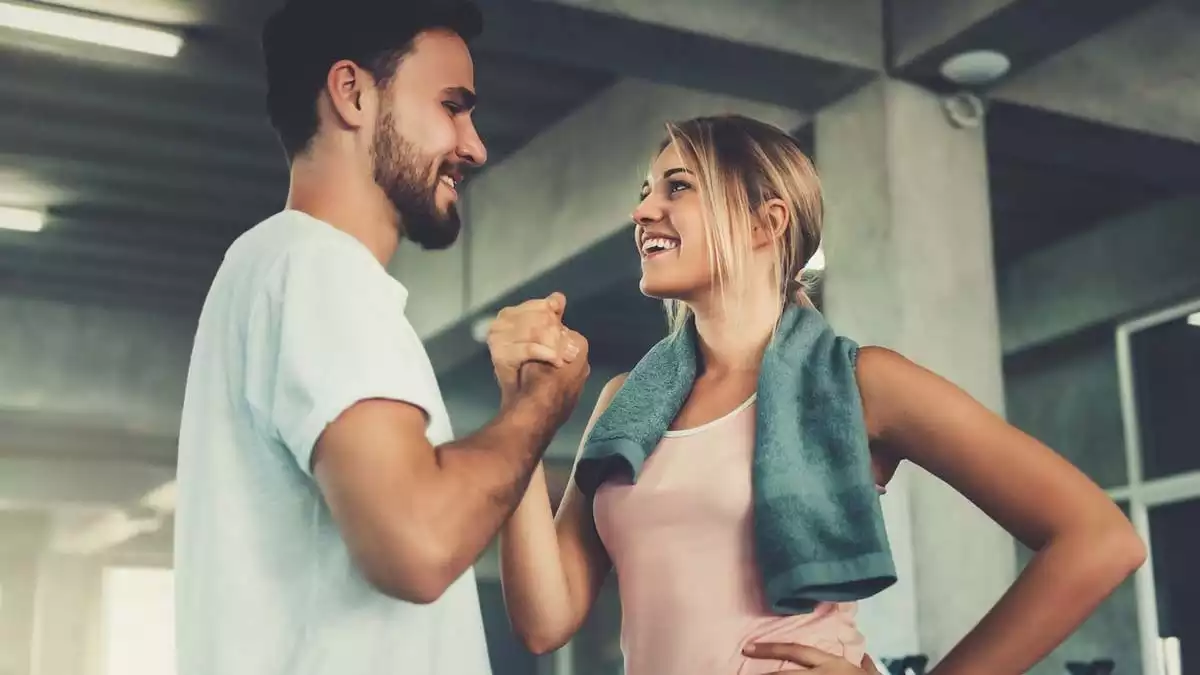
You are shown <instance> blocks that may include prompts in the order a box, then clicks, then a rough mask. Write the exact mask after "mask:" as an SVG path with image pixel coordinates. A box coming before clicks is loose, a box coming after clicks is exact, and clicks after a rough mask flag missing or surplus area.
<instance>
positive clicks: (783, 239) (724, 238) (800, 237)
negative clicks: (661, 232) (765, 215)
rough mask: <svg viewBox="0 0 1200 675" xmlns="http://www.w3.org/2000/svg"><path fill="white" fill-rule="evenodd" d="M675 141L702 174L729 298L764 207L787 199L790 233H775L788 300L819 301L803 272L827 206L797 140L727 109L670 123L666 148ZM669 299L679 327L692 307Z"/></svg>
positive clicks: (778, 275)
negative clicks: (805, 284) (805, 285)
mask: <svg viewBox="0 0 1200 675" xmlns="http://www.w3.org/2000/svg"><path fill="white" fill-rule="evenodd" d="M671 145H674V146H675V148H676V149H677V150H678V152H679V155H680V157H681V158H682V160H683V164H684V166H685V167H686V168H688V169H689V170H691V171H692V173H693V174H695V176H696V181H697V183H698V188H697V189H698V192H699V195H700V198H701V199H702V200H703V204H704V209H703V213H704V229H705V232H706V235H707V237H708V244H709V247H708V249H709V256H710V261H709V262H710V264H711V266H712V269H713V273H714V277H715V280H716V282H717V285H718V287H719V288H720V289H721V294H722V299H723V301H728V297H727V293H726V292H727V290H728V289H729V288H731V287H732V288H744V285H743V284H742V281H743V280H744V279H745V277H746V267H747V265H748V264H749V263H750V261H751V259H752V257H751V253H752V242H753V236H754V229H755V226H756V225H757V224H758V223H759V222H761V221H760V220H759V219H760V218H761V217H762V213H761V212H760V209H761V207H762V206H763V205H764V204H765V203H766V202H767V201H769V200H772V199H781V200H783V202H784V203H785V204H786V205H787V211H788V220H787V223H786V226H785V228H784V231H783V233H782V236H778V237H772V238H771V241H772V246H773V247H774V255H773V256H771V261H772V276H773V277H774V278H775V279H777V280H778V289H779V299H780V303H781V304H780V306H781V308H782V307H783V305H784V304H786V303H787V302H791V301H793V300H794V298H795V297H796V296H799V301H800V302H801V303H803V304H807V305H810V306H811V304H812V302H811V300H809V298H808V294H807V293H806V292H805V290H804V288H803V285H802V282H801V280H800V279H799V276H800V273H801V272H802V270H803V269H804V266H805V265H806V264H808V261H809V260H810V259H811V258H812V256H813V254H814V253H816V251H817V247H818V246H819V245H820V243H821V221H822V218H823V216H824V206H823V202H822V198H821V184H820V181H819V179H818V178H817V172H816V169H815V168H813V164H812V161H811V160H810V159H809V158H808V156H807V155H806V154H805V153H804V151H803V150H802V149H801V148H800V144H799V143H798V142H797V141H796V139H795V138H793V137H792V136H790V135H788V134H787V133H785V132H783V131H781V130H780V129H778V128H776V127H773V126H771V125H769V124H766V123H763V122H759V121H757V120H753V119H750V118H747V117H742V116H739V115H722V116H716V117H698V118H695V119H691V120H688V121H686V122H672V123H668V124H667V138H666V139H665V140H664V141H663V143H662V145H661V146H660V147H659V152H660V153H661V152H662V151H663V150H665V149H666V148H668V147H670V146H671ZM665 305H666V311H667V315H668V317H669V320H670V327H671V332H672V333H673V334H678V333H679V332H681V331H682V330H683V328H684V327H685V326H686V325H687V321H688V319H689V317H690V315H691V310H690V309H689V308H688V306H687V305H686V304H684V303H683V302H681V301H678V300H667V301H666V302H665Z"/></svg>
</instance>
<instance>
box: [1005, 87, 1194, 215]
mask: <svg viewBox="0 0 1200 675" xmlns="http://www.w3.org/2000/svg"><path fill="white" fill-rule="evenodd" d="M987 144H988V150H989V152H990V153H993V154H996V155H998V156H1001V157H1011V158H1014V159H1020V160H1025V161H1028V162H1033V163H1038V164H1041V165H1044V166H1049V167H1060V168H1069V169H1072V170H1073V171H1077V172H1083V173H1091V174H1101V175H1109V176H1128V177H1129V178H1130V179H1131V180H1136V181H1138V182H1139V183H1143V184H1147V185H1154V186H1159V187H1162V188H1166V189H1168V190H1171V191H1174V192H1178V193H1184V192H1192V191H1195V189H1196V167H1197V166H1200V144H1195V143H1189V142H1186V141H1181V140H1177V139H1173V138H1166V137H1163V136H1153V135H1150V134H1146V133H1141V132H1138V131H1132V130H1129V129H1123V128H1121V127H1116V126H1111V125H1107V124H1101V123H1099V122H1093V121H1089V120H1084V119H1081V118H1078V117H1072V116H1069V115H1064V114H1060V113H1055V112H1050V111H1046V110H1038V109H1036V108H1031V107H1028V106H1024V105H1017V104H1013V103H1004V102H1000V101H993V102H991V103H990V104H989V109H988V122H987Z"/></svg>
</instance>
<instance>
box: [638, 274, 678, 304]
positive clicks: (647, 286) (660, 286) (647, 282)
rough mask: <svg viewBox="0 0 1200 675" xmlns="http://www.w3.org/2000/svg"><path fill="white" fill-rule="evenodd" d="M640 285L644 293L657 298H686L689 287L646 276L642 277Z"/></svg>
mask: <svg viewBox="0 0 1200 675" xmlns="http://www.w3.org/2000/svg"><path fill="white" fill-rule="evenodd" d="M638 287H639V288H640V289H641V291H642V295H644V296H646V297H648V298H654V299H656V300H684V299H685V296H687V295H688V293H687V289H683V288H678V287H677V286H676V285H674V284H666V283H662V282H660V281H657V280H654V279H647V278H645V277H642V281H641V283H639V284H638Z"/></svg>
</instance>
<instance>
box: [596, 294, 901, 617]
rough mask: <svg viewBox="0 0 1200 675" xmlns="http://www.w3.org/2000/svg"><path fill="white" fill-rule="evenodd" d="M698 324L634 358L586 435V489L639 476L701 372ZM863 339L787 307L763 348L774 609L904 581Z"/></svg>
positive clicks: (769, 578) (762, 424)
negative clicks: (863, 379)
mask: <svg viewBox="0 0 1200 675" xmlns="http://www.w3.org/2000/svg"><path fill="white" fill-rule="evenodd" d="M696 339H697V338H696V332H695V326H694V324H692V323H689V325H688V329H687V330H686V331H683V332H681V333H680V334H678V335H677V336H670V337H667V338H664V339H663V340H662V341H660V342H659V343H658V344H657V345H655V346H654V347H653V348H652V349H651V350H650V351H649V352H648V353H647V354H646V356H644V357H643V358H642V360H641V361H639V362H638V364H637V365H636V366H635V367H634V369H633V370H632V371H631V372H630V373H629V376H628V377H627V378H626V380H625V383H624V384H623V385H622V386H621V389H620V390H619V391H618V392H617V394H616V396H614V397H613V400H612V402H611V403H610V404H609V406H608V408H607V409H606V410H605V411H604V412H603V413H602V414H601V415H600V417H599V419H597V420H596V424H595V425H594V426H593V428H592V431H591V433H590V434H589V435H588V438H587V439H586V441H585V443H584V448H583V451H582V453H581V455H580V458H579V462H578V466H577V468H576V472H575V478H576V483H577V484H578V485H579V487H580V489H581V490H582V491H583V492H584V493H585V494H588V495H592V494H594V492H595V490H596V488H597V487H598V486H599V485H600V484H601V483H602V482H603V481H604V480H605V479H606V478H607V477H608V476H609V475H611V474H612V473H613V472H614V471H624V472H627V473H629V474H631V475H632V476H633V480H634V481H635V482H636V481H637V477H638V475H639V473H640V472H641V468H642V464H643V463H644V462H645V460H646V458H647V457H649V456H650V453H652V452H653V451H654V448H655V447H656V446H657V445H658V443H659V441H660V440H661V439H662V437H663V434H664V433H665V432H666V431H667V429H669V428H670V425H671V423H672V422H673V421H674V419H675V417H676V415H677V414H678V413H679V410H680V408H681V407H682V406H683V403H684V401H686V400H687V396H688V394H689V392H690V391H691V387H692V383H693V381H694V380H695V378H696V374H697V369H698V368H697V350H696ZM857 356H858V345H857V344H855V343H854V342H852V341H851V340H849V339H847V338H845V337H842V336H839V335H837V334H836V333H834V332H833V330H832V329H831V328H830V327H829V325H828V324H827V323H826V322H825V319H824V317H823V316H821V314H820V313H819V312H818V311H817V310H816V309H813V308H811V307H800V306H789V307H788V308H787V309H786V310H785V311H784V313H783V316H782V317H781V319H780V322H779V326H778V329H777V330H776V332H775V334H774V336H773V337H772V340H771V342H770V343H769V344H768V346H767V349H766V351H765V353H764V354H763V360H762V366H761V369H760V372H759V378H758V404H757V412H756V415H757V418H756V422H755V447H754V460H753V468H752V471H751V482H752V488H753V495H754V498H753V523H754V552H755V559H756V563H757V565H758V569H759V572H760V574H761V578H762V584H763V591H764V594H765V596H766V599H767V603H768V605H769V607H770V609H771V610H772V611H774V612H776V613H779V614H796V613H807V612H810V611H812V610H813V608H815V607H816V605H817V603H819V602H850V601H855V600H860V599H863V598H866V597H870V596H872V595H875V594H876V593H879V592H880V591H882V590H884V589H885V588H887V587H889V586H891V585H892V584H893V583H895V581H896V571H895V565H894V562H893V560H892V554H891V548H890V546H889V543H888V538H887V532H886V530H885V529H884V524H883V513H882V509H881V506H880V502H879V495H878V493H877V492H876V489H875V482H874V477H873V472H872V469H871V457H870V450H869V447H868V439H867V430H866V424H865V422H864V420H863V411H862V400H861V397H860V394H859V391H858V382H857V379H856V378H855V365H856V359H857Z"/></svg>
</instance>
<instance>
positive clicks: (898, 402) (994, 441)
mask: <svg viewBox="0 0 1200 675" xmlns="http://www.w3.org/2000/svg"><path fill="white" fill-rule="evenodd" d="M821 215H822V208H821V195H820V187H819V184H818V180H817V177H816V174H815V172H814V170H813V168H812V166H811V164H810V162H809V160H808V159H807V157H805V155H804V153H803V152H802V151H801V150H800V148H799V147H798V146H797V144H796V142H795V140H794V139H792V138H791V137H789V136H788V135H786V134H784V133H782V132H781V131H779V130H777V129H775V128H773V127H770V126H769V125H765V124H762V123H759V122H756V121H753V120H749V119H745V118H741V117H732V116H730V117H716V118H701V119H696V120H691V121H688V122H684V123H682V124H673V125H668V135H667V139H666V140H665V142H664V143H663V145H662V147H661V148H660V152H659V154H658V155H657V158H656V159H655V160H654V162H653V166H652V169H651V171H650V174H649V177H648V178H647V180H646V183H645V184H644V186H643V188H642V193H641V203H640V204H639V205H638V206H637V209H636V210H635V212H634V214H633V218H634V221H635V223H636V225H637V227H636V244H637V247H638V250H639V251H640V253H641V256H642V280H641V289H642V291H643V292H644V293H645V294H646V295H649V296H652V297H656V298H661V299H663V300H664V301H665V302H666V305H667V308H668V312H669V314H670V316H671V319H672V328H673V334H675V335H683V334H685V333H688V332H690V334H691V335H692V336H693V339H694V343H695V345H696V346H695V355H696V356H695V358H696V360H697V361H698V363H697V366H696V374H695V377H694V380H693V381H692V382H691V388H690V391H688V392H687V393H686V398H685V399H684V400H683V401H682V406H681V407H680V408H679V409H678V414H677V415H675V417H674V419H673V420H672V421H671V422H670V427H669V430H667V431H666V432H665V433H663V434H661V436H662V438H661V441H659V442H658V443H657V446H656V447H655V448H654V452H653V455H652V456H649V457H648V458H647V459H646V461H645V464H644V465H642V466H640V469H638V471H634V472H630V473H627V474H626V475H620V474H619V473H618V474H616V475H607V476H604V477H603V478H602V479H601V480H600V484H599V485H598V486H597V487H595V489H594V492H593V491H592V490H591V489H590V488H587V489H581V484H580V480H579V479H580V465H579V464H578V463H577V466H576V472H575V474H574V475H573V476H572V480H571V482H570V484H569V486H568V488H567V491H566V494H565V496H564V498H563V501H562V504H561V506H560V508H559V510H558V513H557V515H556V516H552V514H551V512H550V508H549V500H548V496H547V490H546V482H545V476H544V474H543V473H542V472H541V470H540V469H539V471H538V473H536V474H535V476H534V479H533V481H532V483H531V485H530V487H529V490H528V492H527V494H526V496H525V499H524V501H523V502H522V503H521V504H520V506H519V507H518V508H517V510H516V512H515V513H514V514H513V517H512V519H511V520H510V521H509V523H508V524H507V525H506V526H505V528H504V529H503V530H502V532H501V548H500V554H501V573H502V580H503V586H504V593H505V600H506V603H507V607H508V612H509V616H510V619H511V623H512V625H513V628H514V630H515V632H516V633H517V634H518V635H519V636H520V638H521V639H522V640H523V641H524V643H525V644H526V645H527V646H528V647H529V648H530V649H531V650H532V651H534V652H537V653H545V652H548V651H552V650H554V649H557V648H558V647H560V646H562V645H563V644H565V643H566V642H567V641H568V640H569V639H570V638H571V636H572V635H573V634H574V633H575V632H576V631H577V630H578V629H579V627H580V625H581V624H582V623H583V621H584V619H585V617H586V616H587V614H588V611H589V609H590V607H591V605H592V602H593V601H594V600H595V597H596V595H597V593H598V591H599V589H600V586H601V584H602V582H603V581H604V579H605V577H606V576H607V574H608V573H609V571H610V570H611V569H612V568H613V567H614V566H615V568H616V572H617V575H618V581H619V590H620V596H621V602H622V607H623V616H624V619H623V622H622V644H623V648H624V651H625V656H626V672H627V673H628V674H629V675H684V674H685V673H686V674H688V675H691V674H693V673H700V674H702V675H715V674H718V673H729V674H730V675H733V674H734V673H764V672H774V671H777V670H779V669H781V668H782V669H784V670H787V669H793V670H794V669H795V668H796V666H797V665H799V666H801V667H805V668H810V669H812V671H813V672H821V673H862V672H870V671H872V670H874V669H875V665H874V664H873V663H872V662H871V661H870V659H869V658H864V656H865V653H866V648H865V645H864V644H863V639H862V636H861V635H860V634H859V633H858V631H857V628H856V627H855V623H854V611H855V603H854V602H853V601H849V602H847V601H838V600H836V596H831V597H834V599H831V600H828V601H821V602H817V603H816V604H815V606H812V607H808V608H807V611H800V612H792V613H788V612H779V611H774V610H773V608H772V607H771V605H772V603H771V602H767V599H766V596H765V593H764V588H763V587H762V584H761V583H760V581H759V578H760V577H759V575H758V574H757V571H756V569H755V554H754V550H755V549H754V548H753V546H752V536H753V535H752V533H751V530H752V527H751V521H752V519H751V517H750V511H751V508H752V504H753V500H754V495H752V494H751V493H752V488H751V481H750V480H749V477H750V475H751V465H752V456H753V453H754V450H753V448H754V444H755V431H756V426H755V415H756V412H755V410H756V405H759V404H762V403H763V401H762V400H756V393H757V392H758V390H759V386H760V384H759V383H760V375H765V376H769V374H764V373H760V366H761V365H762V364H763V359H764V354H765V353H767V350H768V348H769V345H771V344H772V340H773V338H774V337H775V331H776V329H777V327H778V326H780V323H781V317H782V316H784V315H785V312H787V311H790V310H789V308H788V305H790V304H791V299H792V298H793V297H795V296H793V295H792V293H793V290H792V286H791V284H790V280H792V279H795V278H798V276H799V273H800V272H802V270H803V267H804V265H805V264H806V263H807V261H808V259H809V258H811V256H812V255H813V253H814V252H815V251H816V249H817V246H818V243H819V241H820V236H821ZM799 298H800V301H801V304H808V302H807V296H805V295H804V294H803V292H801V293H800V294H799ZM854 356H855V357H856V358H853V360H852V361H851V363H852V364H853V365H852V368H851V373H850V375H849V377H850V379H851V380H853V381H854V383H855V385H856V388H857V392H858V396H859V397H861V406H858V405H857V404H858V402H857V401H854V402H852V403H854V404H855V407H853V409H854V410H858V411H861V412H860V413H859V414H860V416H861V424H862V425H863V427H864V428H865V434H864V435H865V441H864V445H865V446H867V449H866V450H864V453H863V455H864V457H863V460H862V461H863V466H864V469H863V471H864V474H866V475H867V476H868V480H869V479H870V478H871V477H873V478H874V483H875V485H876V486H878V488H879V489H880V490H881V491H882V490H883V489H884V486H886V485H887V482H888V480H889V479H890V478H891V476H892V475H893V473H894V472H895V470H896V468H897V466H898V465H899V463H900V462H901V461H904V460H909V461H911V462H914V463H916V464H918V465H920V466H922V467H924V468H925V469H927V470H929V471H930V472H932V473H933V474H935V475H937V476H939V477H941V478H942V479H943V480H945V481H946V482H947V483H949V484H950V485H951V486H953V487H954V488H955V489H957V490H958V491H960V492H961V493H963V494H964V495H965V496H966V497H968V498H969V499H970V500H971V501H973V502H974V503H975V504H977V505H979V506H980V507H981V508H982V509H983V510H984V511H986V512H987V513H988V514H989V515H991V516H992V517H993V518H995V519H996V520H997V521H998V522H999V523H1000V524H1001V525H1002V526H1004V527H1005V528H1006V529H1007V530H1008V531H1009V532H1010V533H1012V534H1013V536H1015V537H1016V538H1017V539H1019V540H1020V541H1021V542H1023V543H1024V544H1025V545H1026V546H1028V547H1030V548H1031V549H1033V550H1035V551H1036V552H1037V553H1036V556H1035V558H1034V559H1033V561H1032V562H1031V563H1030V564H1029V565H1028V566H1027V567H1026V569H1025V570H1024V572H1023V573H1022V574H1021V576H1020V578H1019V579H1018V580H1017V581H1016V583H1015V584H1014V585H1013V587H1012V588H1011V589H1010V590H1009V591H1008V592H1007V593H1006V594H1005V596H1004V597H1003V598H1002V599H1001V600H1000V601H999V603H998V604H997V605H996V607H995V608H994V609H993V610H992V611H991V612H989V613H988V615H987V616H986V617H985V618H984V619H983V620H982V621H981V622H980V623H979V624H978V626H976V627H975V629H974V630H972V631H971V632H970V633H969V634H968V635H967V636H966V637H965V638H964V639H963V640H962V641H961V642H960V643H959V644H958V645H957V646H956V648H955V649H953V650H952V651H951V652H950V653H949V654H948V655H947V656H946V658H945V659H944V660H943V661H942V662H941V663H939V664H938V665H937V666H936V668H935V669H934V671H933V672H935V673H937V674H938V675H951V674H952V673H978V672H986V673H990V674H1001V673H1023V672H1025V671H1026V670H1028V669H1029V668H1030V667H1031V666H1033V665H1034V664H1035V663H1036V662H1038V661H1039V660H1040V659H1041V658H1043V657H1044V656H1045V655H1046V654H1047V653H1049V652H1050V651H1051V650H1052V649H1053V648H1054V647H1055V646H1056V645H1058V644H1059V643H1060V642H1061V641H1062V640H1063V639H1065V638H1066V637H1067V635H1068V634H1069V633H1071V632H1072V631H1073V630H1074V629H1075V628H1076V627H1077V626H1078V625H1079V624H1080V623H1081V622H1082V621H1083V620H1084V619H1085V618H1086V617H1087V616H1088V614H1090V613H1091V612H1092V611H1093V610H1094V609H1095V607H1096V606H1097V604H1098V603H1099V602H1100V601H1101V600H1102V599H1103V598H1105V597H1106V596H1107V595H1108V594H1109V593H1110V592H1111V591H1112V590H1113V589H1114V588H1115V587H1116V586H1117V585H1118V584H1119V583H1120V582H1121V581H1122V580H1123V579H1125V578H1126V577H1127V576H1128V575H1129V574H1131V573H1132V572H1133V571H1134V570H1135V569H1136V568H1137V567H1138V566H1139V565H1140V564H1141V563H1142V562H1143V560H1144V556H1145V552H1144V548H1143V545H1142V543H1141V541H1140V540H1139V539H1138V537H1137V536H1136V534H1135V532H1134V531H1133V530H1132V528H1131V527H1130V525H1129V523H1128V521H1127V520H1126V519H1125V518H1124V516H1123V515H1122V514H1121V512H1120V511H1119V510H1118V509H1117V508H1116V506H1115V505H1114V504H1113V503H1112V502H1111V501H1110V500H1109V499H1108V498H1107V496H1106V495H1105V494H1104V493H1103V492H1102V491H1101V490H1100V489H1099V488H1098V487H1097V486H1095V485H1094V484H1093V483H1092V482H1091V481H1089V480H1088V479H1087V478H1086V477H1084V476H1083V475H1082V474H1081V473H1079V472H1078V471H1077V470H1075V468H1074V467H1072V466H1071V465H1070V464H1069V463H1067V462H1066V461H1064V460H1063V459H1061V458H1060V457H1059V456H1058V455H1057V454H1055V453H1054V452H1053V451H1051V450H1050V449H1048V448H1046V447H1045V446H1043V445H1042V444H1041V443H1039V442H1038V441H1036V440H1034V439H1032V438H1030V437H1028V436H1026V435H1025V434H1023V433H1021V432H1020V431H1018V430H1016V429H1014V428H1013V427H1011V426H1009V425H1007V424H1005V423H1004V422H1003V421H1002V420H1001V419H999V418H998V417H996V416H995V415H993V414H992V413H990V412H989V411H988V410H987V409H985V408H984V407H983V406H982V405H980V404H979V403H977V402H976V401H974V400H973V399H971V398H970V397H969V396H967V395H966V394H965V393H964V392H962V391H961V390H959V389H958V388H956V387H954V386H953V385H951V384H950V383H948V382H947V381H945V380H943V379H941V378H939V377H938V376H936V375H934V374H932V373H930V372H928V371H926V370H924V369H922V368H920V367H918V366H916V365H914V364H913V363H911V362H909V361H908V360H906V359H904V358H903V357H901V356H899V355H898V354H895V353H893V352H891V351H888V350H886V349H882V348H877V347H863V348H862V349H860V350H857V351H856V353H855V354H854ZM639 367H640V364H639ZM635 372H636V369H635ZM627 375H628V374H627ZM625 378H626V376H624V375H623V376H619V377H617V378H615V379H613V380H612V381H611V382H609V383H608V384H607V386H605V388H604V390H603V392H602V393H601V394H600V396H599V400H598V401H597V403H596V409H595V411H594V412H593V414H592V418H591V421H590V422H589V425H588V432H587V433H588V434H592V433H593V430H594V429H595V427H596V423H597V421H598V420H600V419H602V416H603V415H604V413H605V410H606V408H607V407H608V406H609V405H610V403H611V402H612V401H613V400H614V397H616V396H618V394H619V392H620V390H621V388H622V385H623V383H624V382H625ZM614 408H615V406H614ZM758 428H760V429H761V426H759V427H758ZM586 438H587V436H586V435H585V440H586ZM584 454H586V453H584ZM867 467H869V468H867ZM638 472H640V473H639V475H638V476H637V478H636V481H635V480H634V479H633V476H632V473H638ZM754 485H755V486H757V485H758V483H757V482H756V483H754ZM797 490H798V488H797ZM803 494H806V495H807V494H808V492H807V491H806V492H804V493H803ZM918 564H919V561H918ZM876 590H878V589H877V588H876ZM872 592H874V591H872ZM867 594H869V593H867ZM856 597H865V595H860V596H856Z"/></svg>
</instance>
